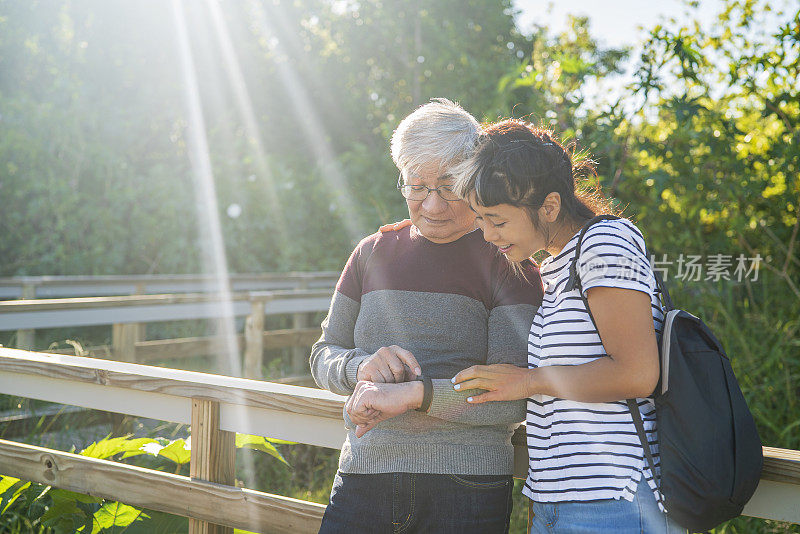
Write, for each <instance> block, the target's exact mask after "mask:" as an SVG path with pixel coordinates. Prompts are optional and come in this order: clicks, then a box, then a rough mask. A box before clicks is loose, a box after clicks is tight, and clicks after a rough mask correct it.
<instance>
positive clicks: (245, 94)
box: [206, 0, 289, 250]
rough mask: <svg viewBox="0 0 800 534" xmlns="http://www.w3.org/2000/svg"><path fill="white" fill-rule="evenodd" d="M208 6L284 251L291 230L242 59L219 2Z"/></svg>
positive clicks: (210, 3)
mask: <svg viewBox="0 0 800 534" xmlns="http://www.w3.org/2000/svg"><path fill="white" fill-rule="evenodd" d="M206 5H207V6H208V9H209V11H210V13H211V22H212V24H213V26H214V33H215V34H216V37H217V43H218V45H219V48H220V51H221V52H222V57H223V60H224V65H225V70H226V71H227V74H228V76H227V77H228V81H229V82H230V85H231V89H232V90H233V94H234V97H235V103H236V107H237V110H238V112H239V116H240V117H241V119H242V121H243V123H244V128H245V133H246V135H247V140H248V142H249V144H250V145H251V147H252V148H253V149H254V151H255V154H254V156H255V163H256V168H257V169H258V172H259V173H260V174H261V175H262V176H263V177H264V179H265V180H266V186H267V198H266V201H267V202H268V203H269V207H270V212H271V214H272V215H273V217H274V221H275V223H276V224H277V236H276V237H277V239H278V243H277V247H278V248H279V249H280V250H283V249H284V248H285V245H286V242H287V241H288V235H289V234H288V229H287V227H286V219H285V217H284V216H283V208H282V207H281V204H280V202H279V199H278V192H277V189H276V186H275V182H274V178H273V176H272V173H271V172H270V169H269V166H268V163H267V157H266V150H265V149H264V141H263V137H262V135H261V130H260V129H259V127H258V123H257V122H256V115H255V112H254V111H253V100H252V98H250V92H249V90H248V88H247V84H246V82H245V78H244V76H243V74H242V69H241V65H240V63H239V58H238V56H237V54H236V49H235V48H234V47H233V42H232V40H231V36H230V32H229V31H228V25H227V23H226V22H225V18H224V16H223V14H222V10H221V9H220V6H219V2H218V0H206Z"/></svg>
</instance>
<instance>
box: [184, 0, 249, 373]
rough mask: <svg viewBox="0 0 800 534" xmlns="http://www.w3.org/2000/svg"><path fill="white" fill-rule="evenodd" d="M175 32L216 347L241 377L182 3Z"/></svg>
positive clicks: (231, 370)
mask: <svg viewBox="0 0 800 534" xmlns="http://www.w3.org/2000/svg"><path fill="white" fill-rule="evenodd" d="M172 6H173V12H174V16H175V30H176V32H175V33H176V38H177V41H178V42H177V44H178V51H179V57H180V66H181V76H182V78H183V86H184V91H185V98H186V107H187V113H188V126H187V133H188V139H187V141H188V142H187V145H188V148H189V159H190V161H191V166H192V176H193V182H194V190H195V195H196V208H197V215H198V217H197V221H198V226H199V232H200V240H199V241H200V243H201V244H202V247H203V251H202V252H203V263H204V270H205V272H207V273H210V274H211V275H212V281H211V282H209V283H210V284H211V285H212V287H211V288H210V289H211V290H212V291H214V292H216V293H218V294H220V295H223V296H224V297H225V298H223V299H222V306H223V317H222V318H221V319H220V320H219V324H218V328H219V333H220V335H221V337H222V339H223V346H222V347H219V349H220V353H219V355H220V356H222V358H223V361H222V362H220V363H221V364H222V365H223V368H224V370H225V371H226V372H228V373H230V374H232V375H233V376H241V371H242V369H241V367H242V366H241V363H240V361H239V350H238V347H237V343H236V329H235V325H234V321H233V317H234V316H233V303H232V302H231V298H230V297H231V295H230V292H231V291H230V280H229V277H228V265H227V259H226V256H225V244H224V242H223V238H222V229H221V226H220V219H219V208H218V206H217V194H216V188H215V185H214V175H213V172H212V170H211V158H210V156H209V149H208V139H207V137H206V126H205V120H204V117H203V110H202V104H201V102H200V91H199V87H198V84H197V76H196V71H195V65H194V58H193V56H192V49H191V44H190V42H189V35H188V31H187V28H186V16H185V13H184V7H183V1H182V0H173V2H172Z"/></svg>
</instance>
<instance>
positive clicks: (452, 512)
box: [320, 473, 514, 534]
mask: <svg viewBox="0 0 800 534" xmlns="http://www.w3.org/2000/svg"><path fill="white" fill-rule="evenodd" d="M513 487H514V484H513V482H512V480H511V476H510V475H509V476H497V475H430V474H422V473H381V474H375V475H353V474H347V473H337V474H336V479H335V480H334V482H333V490H332V491H331V500H330V503H329V504H328V508H327V510H325V516H324V517H323V518H322V527H321V528H320V534H370V533H375V534H385V533H403V534H411V533H426V534H427V533H437V534H451V533H452V534H455V533H467V534H468V533H474V534H494V533H498V534H501V533H502V534H504V533H507V532H508V522H509V519H510V517H511V490H512V489H513Z"/></svg>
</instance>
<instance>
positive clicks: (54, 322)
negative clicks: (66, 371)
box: [0, 289, 331, 330]
mask: <svg viewBox="0 0 800 534" xmlns="http://www.w3.org/2000/svg"><path fill="white" fill-rule="evenodd" d="M251 295H255V297H253V299H254V300H260V301H262V302H264V313H266V314H268V315H274V314H283V313H299V312H317V311H323V310H327V309H328V306H329V305H330V297H331V290H327V289H325V290H309V291H272V292H253V293H232V294H230V295H226V296H220V295H216V294H196V293H195V294H186V295H176V294H170V295H134V296H122V297H86V298H75V299H38V300H16V301H2V302H0V328H2V329H4V330H18V329H20V328H55V327H65V326H91V325H104V324H114V323H146V322H154V321H177V320H185V319H211V318H219V317H224V316H225V315H226V314H227V313H228V311H227V310H230V309H231V307H232V313H233V315H234V316H236V317H241V316H245V315H247V314H249V313H250V311H251V309H250V299H251ZM228 302H230V303H231V304H232V306H223V305H221V304H226V303H228Z"/></svg>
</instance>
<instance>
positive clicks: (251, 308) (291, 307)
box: [0, 287, 333, 378]
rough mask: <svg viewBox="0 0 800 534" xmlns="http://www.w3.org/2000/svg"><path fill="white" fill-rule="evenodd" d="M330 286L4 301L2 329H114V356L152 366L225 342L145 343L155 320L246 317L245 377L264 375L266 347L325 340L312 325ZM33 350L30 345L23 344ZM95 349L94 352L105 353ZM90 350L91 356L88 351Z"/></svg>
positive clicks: (297, 366) (302, 355)
mask: <svg viewBox="0 0 800 534" xmlns="http://www.w3.org/2000/svg"><path fill="white" fill-rule="evenodd" d="M332 292H333V289H332V287H331V288H325V289H308V290H279V291H250V292H246V293H232V294H230V295H228V296H222V295H218V294H205V293H189V294H165V295H131V296H116V297H83V298H64V299H31V300H9V301H2V302H0V330H18V331H24V332H28V333H30V332H33V330H34V329H42V328H59V327H78V326H96V325H112V326H113V328H112V346H111V348H110V350H109V351H108V352H109V353H110V355H111V357H112V358H114V359H116V360H121V361H128V362H135V361H153V360H155V359H159V358H164V357H170V358H173V357H186V356H197V355H202V354H213V353H214V352H216V351H215V350H214V347H221V346H222V345H220V343H221V340H219V339H217V338H213V337H200V338H184V339H176V340H159V341H145V340H144V339H143V338H144V334H143V332H144V328H143V325H144V324H146V323H150V322H156V321H179V320H186V319H211V318H220V317H225V316H226V315H232V316H233V317H246V318H247V319H246V327H245V332H244V335H241V336H239V337H238V338H237V341H238V343H239V346H240V347H242V348H243V349H244V369H245V376H247V377H249V378H261V363H262V362H261V357H262V355H263V351H264V349H265V348H280V347H298V346H306V347H307V346H308V345H310V344H311V343H313V342H314V340H315V339H316V338H317V337H319V328H318V327H311V326H309V323H308V322H307V316H308V314H309V313H315V312H324V311H327V309H328V306H329V305H330V299H331V294H332ZM282 314H289V315H292V317H293V326H294V328H293V329H290V330H282V331H273V332H264V318H265V316H267V315H282ZM17 347H18V348H23V349H27V348H30V340H28V342H27V346H26V343H19V338H18V343H17ZM103 350H104V349H103V348H96V349H95V350H94V353H95V355H103ZM295 352H296V353H295V354H294V355H293V359H292V361H293V369H294V371H295V372H296V374H297V373H299V372H301V371H303V370H304V369H306V368H307V363H306V361H307V351H305V350H300V351H299V352H298V351H295ZM90 353H91V351H90Z"/></svg>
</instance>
